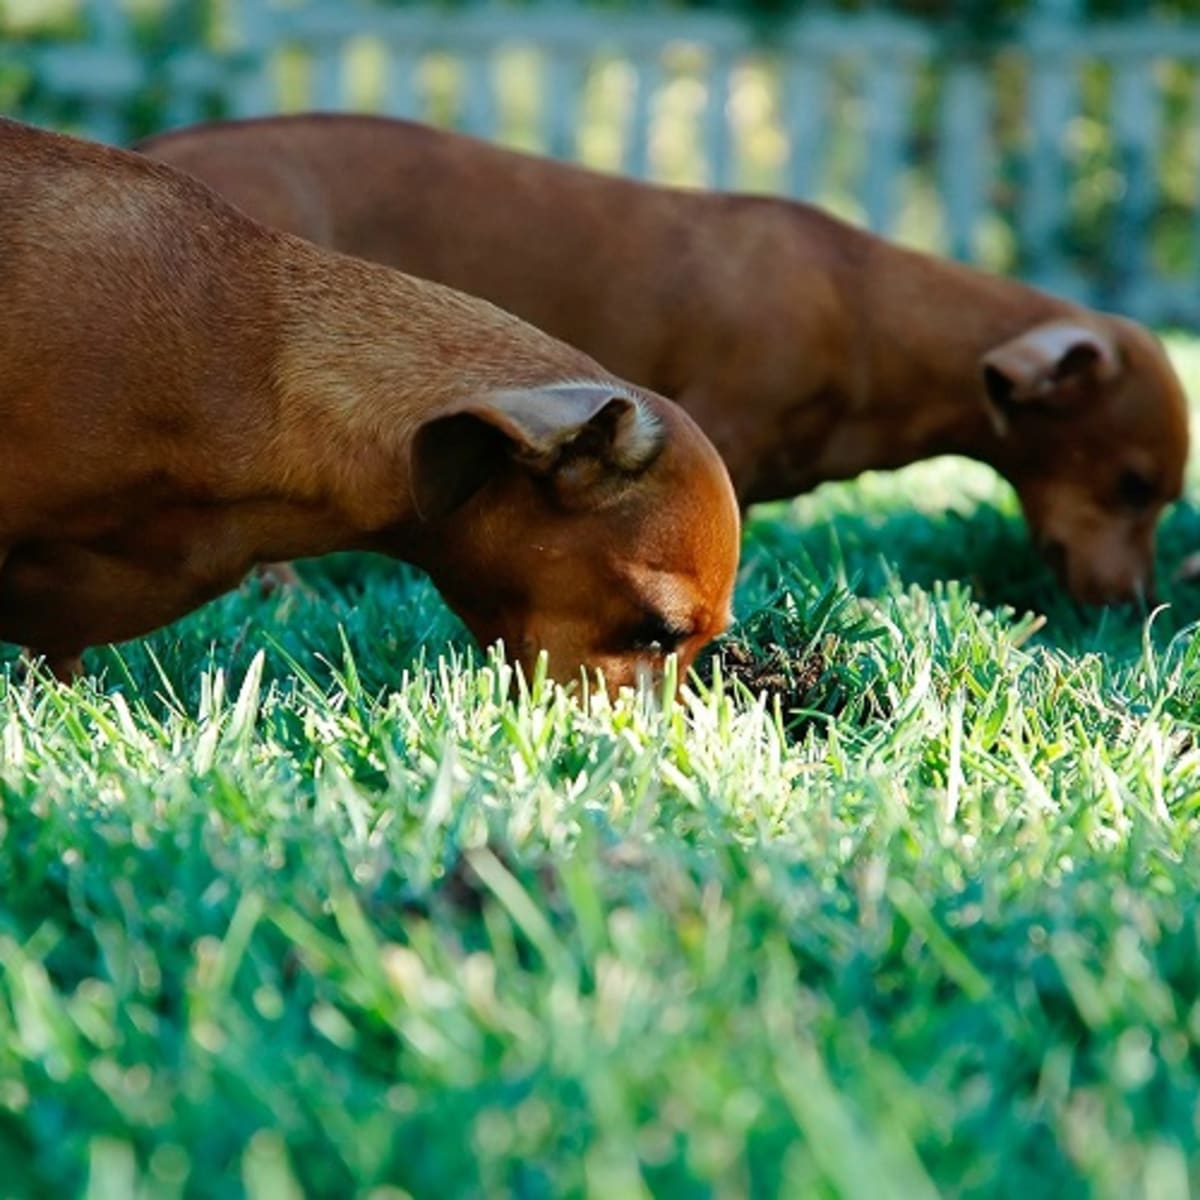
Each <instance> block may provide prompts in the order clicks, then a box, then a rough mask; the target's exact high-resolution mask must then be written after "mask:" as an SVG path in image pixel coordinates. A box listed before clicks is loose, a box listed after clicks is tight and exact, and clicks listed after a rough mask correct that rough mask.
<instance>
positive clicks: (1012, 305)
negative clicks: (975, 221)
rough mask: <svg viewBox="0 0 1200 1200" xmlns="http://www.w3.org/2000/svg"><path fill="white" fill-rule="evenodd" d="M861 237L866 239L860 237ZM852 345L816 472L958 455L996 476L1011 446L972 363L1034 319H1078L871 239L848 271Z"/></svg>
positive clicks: (1024, 291) (1041, 300)
mask: <svg viewBox="0 0 1200 1200" xmlns="http://www.w3.org/2000/svg"><path fill="white" fill-rule="evenodd" d="M859 236H864V235H859ZM843 296H844V302H845V306H846V311H847V314H848V317H849V318H850V319H852V320H853V321H854V323H855V325H854V327H855V329H856V331H857V336H856V345H855V347H854V349H852V351H851V353H849V354H848V355H846V357H845V360H844V365H842V366H841V367H840V386H839V387H838V388H837V389H836V393H837V404H836V409H835V410H834V411H832V412H831V416H832V417H833V420H832V421H831V423H830V426H829V428H828V432H827V436H826V437H825V439H824V443H823V444H822V445H820V446H819V448H818V449H817V453H816V460H815V465H814V470H815V473H816V474H818V475H819V476H820V477H822V478H830V477H839V476H840V477H849V476H852V475H855V474H857V473H859V472H860V471H864V470H872V469H889V468H894V467H900V466H904V465H906V464H908V463H911V462H915V461H917V460H920V459H924V458H928V457H931V456H934V455H938V454H962V455H965V456H967V457H970V458H974V459H977V460H979V461H981V462H984V463H987V464H988V465H989V466H992V467H995V468H996V469H997V470H999V471H1001V472H1002V473H1007V471H1006V468H1007V467H1008V465H1009V463H1010V459H1011V456H1012V454H1013V453H1014V449H1019V448H1014V446H1013V444H1012V441H1011V438H1010V437H1007V436H1005V434H1004V432H1003V430H1002V427H1001V426H1000V425H998V424H997V421H996V415H995V413H994V412H993V411H992V410H991V409H990V408H989V405H988V402H987V397H986V393H985V389H984V381H983V364H982V360H983V357H984V355H986V354H987V353H988V352H989V351H990V350H993V349H995V348H996V347H997V346H1000V345H1002V344H1003V343H1004V342H1006V341H1008V340H1009V339H1011V338H1014V337H1017V336H1019V335H1020V334H1021V333H1023V332H1025V331H1027V330H1028V329H1030V328H1031V327H1033V326H1034V325H1037V324H1039V323H1041V322H1043V321H1051V320H1055V319H1058V318H1063V317H1068V316H1072V315H1077V314H1078V312H1079V310H1078V309H1076V308H1074V307H1072V306H1071V305H1069V304H1067V303H1066V302H1064V301H1061V300H1057V299H1055V298H1054V297H1052V296H1049V295H1046V294H1045V293H1042V292H1039V291H1036V290H1035V289H1033V288H1029V287H1026V286H1025V285H1023V284H1020V283H1017V282H1015V281H1013V280H1010V279H1004V278H1000V277H997V276H992V275H988V274H985V273H983V272H981V271H977V270H974V269H972V268H969V267H965V266H963V265H961V264H958V263H953V262H947V261H944V260H939V259H936V258H933V257H931V256H929V255H925V254H919V253H915V252H913V251H909V250H905V249H902V248H898V247H895V246H892V245H889V244H887V243H885V242H883V241H881V240H879V239H874V238H872V239H871V240H870V244H869V246H868V248H867V250H866V253H865V255H864V258H863V261H862V264H861V269H860V270H858V271H856V272H847V277H846V281H845V288H844V293H843Z"/></svg>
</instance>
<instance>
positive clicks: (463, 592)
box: [0, 120, 738, 685]
mask: <svg viewBox="0 0 1200 1200" xmlns="http://www.w3.org/2000/svg"><path fill="white" fill-rule="evenodd" d="M0 364H2V367H0V428H2V429H3V434H4V436H3V438H0V637H3V638H4V639H6V640H10V641H17V642H22V643H24V644H26V645H28V646H30V647H31V648H32V649H33V650H35V651H37V652H39V653H42V654H45V655H46V656H47V658H48V659H49V661H50V663H51V665H52V666H53V667H54V668H55V669H56V670H57V671H59V672H60V673H67V672H69V671H70V670H72V669H74V668H76V667H77V665H78V656H79V654H80V652H81V651H82V650H83V649H84V648H85V647H87V646H89V645H93V644H95V643H97V642H105V641H115V640H121V639H124V638H129V637H132V636H135V635H137V634H141V633H143V632H146V631H147V630H150V629H153V628H155V627H156V626H160V625H162V624H165V623H166V622H169V621H171V620H173V619H175V618H176V617H178V616H180V615H182V614H183V613H185V612H187V611H188V610H189V609H192V608H194V607H196V606H197V605H199V604H200V603H202V602H204V601H205V600H207V599H209V598H211V597H212V596H215V595H216V594H218V593H219V592H221V591H223V590H225V589H227V588H229V587H231V586H233V585H236V584H237V583H238V581H239V580H240V579H241V578H242V576H243V575H244V573H245V572H246V570H247V569H248V568H249V567H250V566H251V565H252V564H253V563H255V562H260V561H270V560H273V559H277V558H289V557H295V556H301V555H313V554H320V553H324V552H326V551H331V550H335V549H365V550H375V551H382V552H385V553H389V554H392V555H396V556H398V557H401V558H404V559H406V560H408V561H410V562H413V563H416V564H417V565H419V566H421V567H423V568H425V569H426V570H427V571H428V572H429V573H430V575H431V576H432V577H433V579H434V582H435V583H436V584H437V585H438V586H439V588H440V589H441V590H442V591H443V593H444V594H445V595H446V597H447V598H448V600H449V601H450V603H451V604H452V606H454V607H455V608H456V609H457V611H458V612H459V613H460V614H461V615H462V616H463V617H464V619H465V620H466V622H467V624H468V625H469V627H470V628H471V630H472V632H473V633H475V635H476V636H477V637H478V638H479V639H480V640H481V641H482V642H485V643H487V642H490V641H492V640H493V639H494V638H497V637H502V638H504V639H505V640H506V642H507V643H508V646H509V648H510V651H512V652H513V653H514V654H515V655H517V656H518V657H519V658H520V660H521V661H522V662H523V663H524V665H525V666H526V667H531V666H532V664H533V661H534V659H535V657H536V655H537V654H538V652H539V651H540V650H543V649H545V650H547V651H548V652H549V656H550V669H551V672H552V673H553V674H554V675H555V676H557V677H559V678H572V677H575V676H576V675H577V674H578V671H579V669H580V668H581V667H588V668H601V669H603V670H604V671H605V672H606V676H607V680H608V683H609V684H610V685H619V684H624V683H629V682H632V681H633V680H634V679H635V678H636V677H637V676H638V675H639V674H640V673H642V672H644V671H645V670H647V669H649V670H651V671H655V670H658V669H659V668H660V667H661V664H662V659H663V656H664V654H665V652H666V651H667V650H678V651H679V653H680V656H681V659H682V660H683V665H684V666H685V667H686V665H687V663H688V662H689V661H690V660H691V658H692V656H693V655H694V654H695V653H696V651H697V650H698V649H699V647H700V646H701V645H703V643H704V642H705V641H707V640H708V639H709V638H711V637H712V636H713V635H714V634H716V633H717V632H718V631H719V630H720V629H721V628H722V627H723V626H724V625H725V623H726V622H727V620H728V615H729V602H730V592H731V588H732V582H733V577H734V573H735V569H736V560H737V538H738V514H737V506H736V503H735V500H734V496H733V492H732V489H731V487H730V484H729V480H728V477H727V475H726V472H725V470H724V468H723V467H722V465H721V462H720V459H719V458H718V456H717V455H716V452H715V451H714V450H713V448H712V447H711V445H710V444H709V443H708V441H707V440H706V439H705V438H704V436H703V435H702V434H701V433H700V431H699V430H698V429H697V427H696V426H695V425H694V423H693V422H692V421H691V420H690V419H689V418H687V417H686V415H685V414H683V413H681V412H680V411H679V410H678V408H677V407H676V406H674V405H671V404H669V403H667V402H666V401H664V400H662V399H660V398H658V397H655V396H652V395H650V394H648V393H644V392H638V391H636V390H635V389H632V388H631V387H629V386H628V385H627V384H624V383H622V382H621V381H620V380H618V379H616V378H615V377H614V376H612V375H610V374H609V373H608V372H607V371H606V370H604V369H602V368H600V367H599V366H597V365H596V363H594V362H593V361H592V360H591V359H589V358H588V357H587V356H585V355H584V354H582V353H581V352H579V351H578V350H574V349H571V348H570V347H568V346H566V345H564V344H562V343H561V342H557V341H555V340H554V339H553V338H551V337H549V336H547V335H546V334H544V333H541V332H539V331H538V330H536V329H533V328H531V327H530V326H528V325H525V324H523V323H522V322H520V321H519V320H517V319H516V318H514V317H511V316H509V315H508V314H506V313H504V312H501V311H500V310H499V309H497V308H494V307H492V306H491V305H490V304H487V303H485V302H484V301H481V300H476V299H473V298H470V297H467V296H463V295H461V294H459V293H456V292H453V291H451V290H449V289H448V288H445V287H441V286H438V285H436V284H432V283H427V282H424V281H421V280H416V279H412V278H409V277H407V276H404V275H402V274H400V273H399V272H396V271H393V270H390V269H387V268H385V267H381V266H377V265H374V264H371V263H367V262H364V261H360V260H358V259H353V258H348V257H344V256H342V255H338V254H333V253H328V252H326V251H323V250H318V249H317V248H316V247H314V246H312V245H311V244H309V243H308V242H306V241H302V240H300V239H299V238H294V237H291V236H288V235H286V234H283V233H279V232H275V231H272V230H268V229H266V228H265V227H263V226H261V225H259V224H258V223H256V222H254V221H252V220H251V219H249V218H248V217H246V216H244V215H243V214H241V213H239V212H237V211H236V210H235V209H233V208H232V207H231V206H229V205H228V204H227V203H225V201H223V200H221V199H219V198H218V197H217V196H216V195H214V194H213V193H212V192H210V191H209V189H208V188H206V187H204V186H203V185H201V184H200V183H197V182H195V181H194V180H192V179H190V178H188V177H187V176H185V175H183V174H181V173H178V172H176V171H174V170H171V169H168V168H167V167H163V166H160V165H158V164H155V163H152V162H150V161H149V160H148V159H145V158H143V157H141V156H139V155H135V154H131V153H127V152H123V151H118V150H113V149H110V148H107V147H102V146H98V145H94V144H91V143H87V142H83V141H78V140H75V139H71V138H66V137H61V136H58V135H55V134H50V133H47V132H44V131H41V130H36V129H33V128H30V127H28V126H23V125H20V124H17V123H15V122H11V121H5V120H0ZM654 619H659V622H660V624H662V622H663V621H665V622H666V624H667V626H668V627H669V630H670V637H669V638H667V635H665V634H664V635H663V636H660V637H658V638H651V637H649V636H648V635H647V633H646V629H647V628H648V627H649V628H650V629H651V631H652V632H653V631H654V629H655V628H657V627H655V626H654V625H653V620H654ZM648 622H649V626H648ZM664 639H666V640H669V641H670V643H671V644H669V645H663V644H662V643H663V641H664Z"/></svg>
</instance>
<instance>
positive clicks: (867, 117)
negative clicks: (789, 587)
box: [0, 0, 1200, 325]
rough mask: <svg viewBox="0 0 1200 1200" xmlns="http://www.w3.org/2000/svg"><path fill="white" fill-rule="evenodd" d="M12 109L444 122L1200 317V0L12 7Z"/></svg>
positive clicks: (5, 48)
mask: <svg viewBox="0 0 1200 1200" xmlns="http://www.w3.org/2000/svg"><path fill="white" fill-rule="evenodd" d="M0 33H2V35H3V39H2V41H0V111H4V112H6V113H8V114H10V115H14V116H17V117H20V118H22V119H25V120H30V121H34V122H37V123H40V124H45V125H48V126H52V127H57V128H64V129H72V130H77V131H81V132H84V133H87V134H89V135H91V136H94V137H97V138H100V139H103V140H107V141H112V142H116V143H121V142H128V141H130V140H132V139H133V138H135V137H137V136H140V135H142V134H145V133H147V132H150V131H152V130H155V129H159V128H163V127H167V126H173V125H179V124H184V123H187V122H190V121H194V120H199V119H203V118H208V117H216V116H247V115H255V114H261V113H268V112H276V111H292V110H298V109H303V108H322V109H361V110H368V111H379V112H386V113H390V114H394V115H402V116H411V117H418V118H421V119H425V120H430V121H434V122H436V123H439V124H444V125H447V126H452V127H455V128H458V129H462V130H466V131H469V132H472V133H476V134H479V135H481V136H484V137H488V138H494V139H497V140H500V141H502V142H505V143H507V144H510V145H514V146H517V147H521V148H525V149H531V150H537V151H543V152H546V153H550V154H554V155H558V156H561V157H565V158H573V159H578V160H580V161H583V162H585V163H588V164H589V165H592V166H595V167H598V168H601V169H606V170H620V171H625V172H629V173H632V174H635V175H639V176H644V177H647V178H652V179H657V180H662V181H665V182H669V183H674V184H680V185H685V186H715V187H721V188H736V189H748V190H755V191H767V192H778V193H782V194H788V195H792V196H796V197H800V198H804V199H809V200H813V201H815V202H817V203H820V204H822V205H824V206H826V207H828V208H831V209H833V210H834V211H836V212H838V213H840V214H841V215H843V216H846V217H848V218H850V219H852V220H856V221H861V222H862V223H864V224H866V225H869V226H870V227H871V228H874V229H876V230H877V231H880V232H883V233H885V234H888V235H890V236H893V237H896V238H898V239H900V240H901V241H904V242H907V243H908V244H911V245H916V246H920V247H922V248H927V249H933V250H936V251H939V252H942V253H948V254H952V255H955V256H957V257H960V258H964V259H968V260H971V261H974V262H978V263H980V264H982V265H984V266H987V267H990V268H992V269H997V270H1003V271H1010V272H1014V273H1019V274H1021V275H1023V276H1025V277H1027V278H1029V279H1031V280H1033V281H1034V282H1037V283H1040V284H1042V285H1044V286H1047V287H1050V288H1052V289H1054V290H1057V291H1060V292H1064V293H1068V294H1071V295H1074V296H1076V297H1078V298H1081V299H1084V300H1087V301H1089V302H1091V303H1096V304H1099V305H1101V306H1104V307H1108V308H1113V309H1118V310H1122V311H1126V312H1129V313H1132V314H1135V315H1137V316H1140V317H1142V318H1143V319H1146V320H1148V321H1151V322H1154V323H1157V324H1175V325H1196V324H1200V3H1195V2H1191V0H1177V2H1175V3H1163V4H1157V5H1151V4H1121V3H1118V2H1117V0H1108V2H1107V3H1104V2H1103V0H1093V2H1092V3H1085V2H1084V0H1024V2H1022V0H998V2H994V3H989V2H983V0H957V2H956V0H910V2H909V3H896V4H891V5H883V4H875V5H866V4H861V3H860V4H857V5H855V4H851V3H843V4H837V3H833V2H828V3H804V2H802V0H770V2H769V3H766V4H763V3H758V2H756V0H741V2H740V3H738V4H729V5H716V6H705V5H704V4H700V5H693V6H687V7H678V6H676V7H665V6H663V5H661V4H658V5H654V4H644V3H643V4H637V5H633V6H630V5H624V6H619V7H614V6H613V5H612V4H611V3H609V4H607V5H602V4H590V5H589V4H575V3H565V2H563V0H540V2H526V3H524V4H519V5H518V4H513V3H503V4H502V3H475V4H468V5H462V4H450V5H445V4H442V5H436V4H432V3H423V4H419V5H413V4H408V5H395V4H386V3H375V4H369V3H349V2H342V0H292V2H291V3H270V2H269V0H131V2H130V3H121V2H120V0H0Z"/></svg>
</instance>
